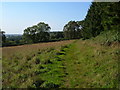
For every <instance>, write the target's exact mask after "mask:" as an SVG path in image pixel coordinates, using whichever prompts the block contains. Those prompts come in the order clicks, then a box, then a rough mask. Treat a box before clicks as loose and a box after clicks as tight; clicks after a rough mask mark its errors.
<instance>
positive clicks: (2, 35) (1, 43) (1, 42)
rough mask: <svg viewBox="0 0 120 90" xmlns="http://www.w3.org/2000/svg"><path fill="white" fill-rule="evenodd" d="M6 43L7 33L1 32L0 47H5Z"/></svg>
mask: <svg viewBox="0 0 120 90" xmlns="http://www.w3.org/2000/svg"><path fill="white" fill-rule="evenodd" d="M5 42H6V36H5V32H4V31H1V30H0V46H1V45H2V46H4V44H5Z"/></svg>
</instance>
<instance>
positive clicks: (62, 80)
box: [2, 34, 120, 88]
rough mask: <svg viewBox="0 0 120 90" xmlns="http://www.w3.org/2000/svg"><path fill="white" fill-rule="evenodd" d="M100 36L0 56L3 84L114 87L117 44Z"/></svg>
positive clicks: (116, 82) (23, 86)
mask: <svg viewBox="0 0 120 90" xmlns="http://www.w3.org/2000/svg"><path fill="white" fill-rule="evenodd" d="M103 36H104V35H102V34H101V35H99V37H96V38H94V39H89V40H76V41H74V42H71V43H68V44H65V45H61V46H59V47H57V48H56V47H50V48H44V49H42V50H41V49H40V50H36V52H35V50H34V53H33V52H31V51H29V52H30V53H28V54H25V56H24V52H21V54H20V53H14V54H10V55H11V57H10V58H8V56H7V58H5V56H4V57H3V60H2V61H3V62H2V63H3V88H118V75H119V73H118V66H119V65H118V64H119V61H118V55H119V54H120V49H119V47H118V45H120V44H119V43H114V41H111V40H112V39H109V42H111V44H110V45H107V44H105V43H104V44H101V43H102V42H105V41H106V39H105V38H103ZM100 38H101V39H100ZM100 40H101V41H100ZM115 42H116V41H115ZM32 47H33V46H32ZM14 51H15V50H14ZM20 55H23V56H20Z"/></svg>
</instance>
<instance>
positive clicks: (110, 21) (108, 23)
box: [82, 2, 120, 39]
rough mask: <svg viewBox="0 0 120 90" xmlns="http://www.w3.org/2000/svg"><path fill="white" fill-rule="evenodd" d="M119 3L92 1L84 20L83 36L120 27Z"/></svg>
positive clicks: (86, 36)
mask: <svg viewBox="0 0 120 90" xmlns="http://www.w3.org/2000/svg"><path fill="white" fill-rule="evenodd" d="M118 4H119V3H117V2H107V3H105V2H92V5H91V6H90V9H89V10H88V13H87V16H86V18H85V20H84V24H83V30H82V36H83V38H85V39H88V38H91V37H95V36H97V35H99V34H100V33H101V32H102V31H106V30H107V31H109V30H117V29H118V27H120V25H119V21H120V17H119V13H118V12H119V11H120V9H119V5H118ZM93 12H94V13H93ZM116 32H117V31H116Z"/></svg>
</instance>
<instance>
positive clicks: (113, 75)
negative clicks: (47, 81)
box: [61, 40, 118, 88]
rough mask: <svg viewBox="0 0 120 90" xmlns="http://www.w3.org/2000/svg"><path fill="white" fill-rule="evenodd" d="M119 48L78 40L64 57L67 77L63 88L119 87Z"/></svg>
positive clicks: (67, 50)
mask: <svg viewBox="0 0 120 90" xmlns="http://www.w3.org/2000/svg"><path fill="white" fill-rule="evenodd" d="M117 52H118V47H117V46H115V47H111V46H101V45H100V44H95V43H93V42H92V41H87V42H86V41H82V40H78V41H77V42H75V43H74V44H72V45H71V46H70V47H69V48H68V49H66V50H65V55H64V56H63V57H62V59H64V60H63V63H64V66H65V73H66V76H65V77H64V83H63V84H62V86H61V87H66V88H67V87H68V88H116V87H118V54H117Z"/></svg>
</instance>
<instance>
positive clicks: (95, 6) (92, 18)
mask: <svg viewBox="0 0 120 90" xmlns="http://www.w3.org/2000/svg"><path fill="white" fill-rule="evenodd" d="M119 4H120V2H92V4H91V6H90V8H89V10H88V13H87V15H86V17H85V19H84V20H82V21H69V22H68V23H67V24H66V25H65V26H64V27H63V32H50V30H51V27H50V26H49V25H48V24H46V23H44V22H40V23H38V24H37V25H34V26H32V27H28V28H26V29H25V30H24V33H23V35H22V40H21V42H22V44H28V43H39V42H49V41H57V40H69V39H80V38H83V39H89V38H92V37H96V36H97V35H99V34H100V33H101V32H103V31H110V30H115V31H117V32H119V29H118V28H120V23H119V22H120V13H119V12H120V5H119ZM4 33H5V32H3V31H2V32H1V36H2V38H3V39H2V43H3V45H4V44H5V41H6V37H5V35H4Z"/></svg>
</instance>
